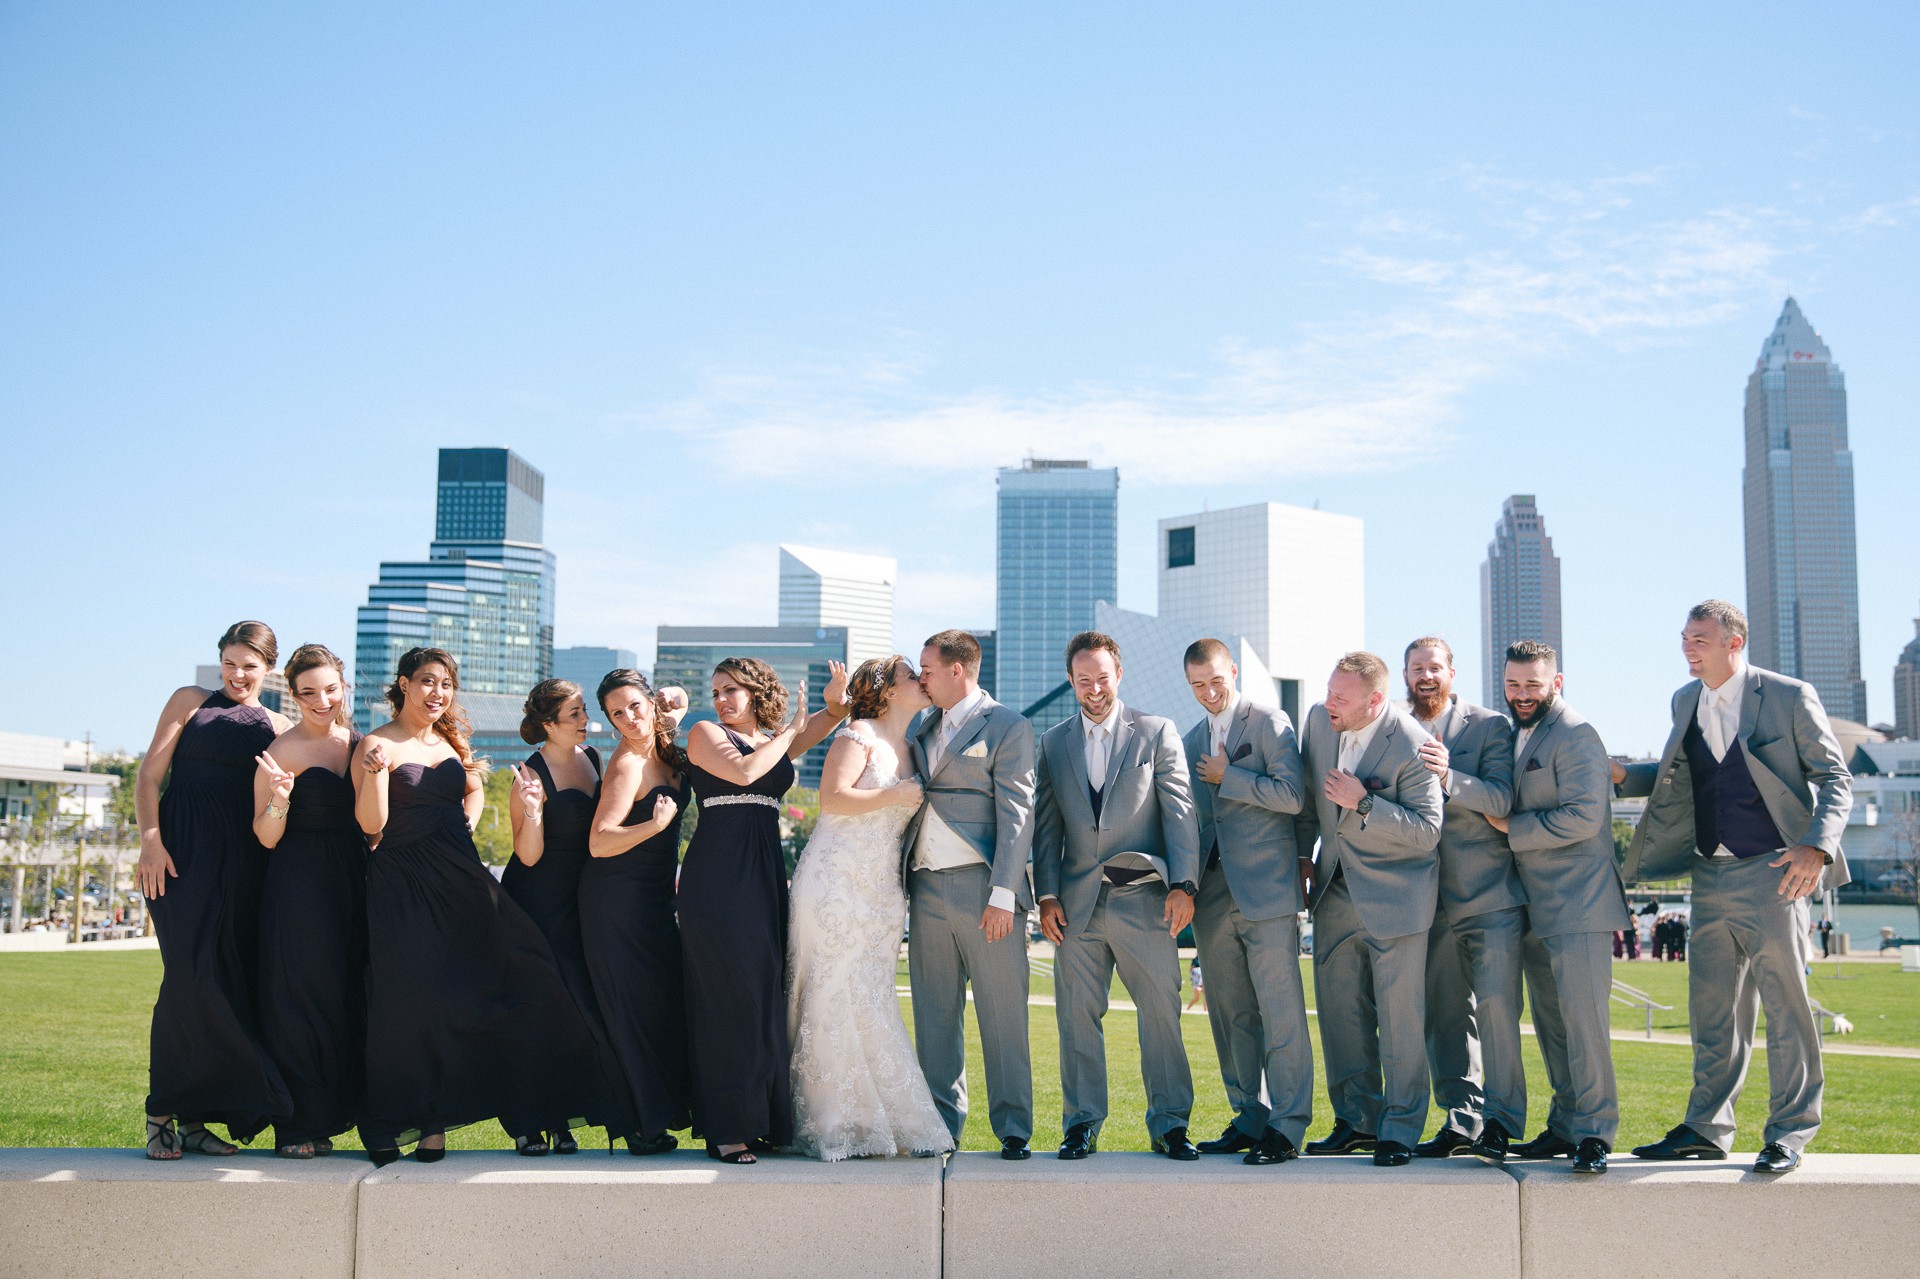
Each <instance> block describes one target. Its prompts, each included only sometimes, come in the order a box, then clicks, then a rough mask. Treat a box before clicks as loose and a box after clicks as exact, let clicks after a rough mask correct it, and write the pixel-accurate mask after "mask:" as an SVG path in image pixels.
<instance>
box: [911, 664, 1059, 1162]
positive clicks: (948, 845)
mask: <svg viewBox="0 0 1920 1279" xmlns="http://www.w3.org/2000/svg"><path fill="white" fill-rule="evenodd" d="M920 683H921V687H923V688H924V689H926V692H927V696H928V697H929V698H930V699H931V700H932V702H933V704H934V707H935V708H936V713H935V714H931V715H929V716H927V718H926V721H925V722H924V723H923V724H921V726H920V729H919V731H918V732H916V733H915V734H914V735H913V738H912V740H911V741H910V742H909V743H908V749H909V750H910V751H911V752H912V754H913V766H914V768H915V769H916V770H917V771H918V772H919V774H920V778H921V783H920V784H921V786H922V787H923V788H924V790H925V792H926V802H925V803H923V804H922V805H921V806H920V811H919V812H918V813H916V814H914V817H913V820H912V821H910V822H909V823H908V824H907V829H906V833H905V835H904V837H903V841H902V847H901V863H900V870H901V875H902V877H903V879H904V881H905V883H906V885H907V894H908V899H909V902H910V907H909V913H908V920H909V922H908V937H907V972H908V977H909V980H910V981H911V982H912V983H913V1037H914V1046H915V1048H916V1050H917V1052H918V1054H919V1058H920V1069H921V1071H922V1072H923V1073H924V1074H925V1075H926V1077H927V1087H928V1088H929V1089H931V1090H932V1092H933V1101H934V1105H935V1106H936V1107H938V1109H939V1111H940V1116H941V1118H943V1119H945V1120H946V1121H947V1128H948V1130H949V1131H950V1132H952V1133H953V1140H954V1143H955V1144H956V1145H957V1144H959V1141H960V1133H961V1130H962V1129H964V1128H965V1127H966V1123H967V1041H966V1011H967V986H968V984H969V983H971V984H972V986H973V1004H974V1012H975V1016H976V1017H977V1018H978V1020H979V1022H980V1047H981V1050H982V1052H983V1055H984V1056H985V1058H986V1071H987V1102H988V1114H989V1118H990V1119H991V1120H992V1123H993V1133H994V1136H996V1137H998V1138H999V1139H1000V1157H1001V1158H1003V1159H1025V1158H1027V1157H1028V1154H1029V1151H1028V1149H1027V1143H1028V1141H1029V1140H1031V1138H1032V1137H1033V1066H1032V1062H1031V1058H1030V1057H1029V1055H1028V1048H1027V976H1028V974H1027V929H1026V912H1027V911H1028V910H1030V909H1032V907H1033V895H1032V888H1031V886H1030V885H1029V882H1028V878H1027V860H1028V855H1029V853H1030V852H1031V850H1032V847H1033V725H1031V724H1030V723H1028V722H1027V719H1026V717H1025V716H1023V715H1021V714H1020V713H1019V712H1018V711H1015V710H1013V709H1011V708H1009V707H1006V706H1002V705H1001V704H1000V703H999V702H996V701H994V700H993V698H992V697H991V696H990V695H989V694H987V693H986V691H985V690H983V689H982V688H981V687H980V642H979V641H978V640H976V639H974V637H973V636H971V635H969V634H968V633H967V632H965V631H941V632H940V633H939V634H938V635H934V636H932V637H930V638H929V639H928V640H927V643H926V647H925V648H923V649H922V650H921V652H920Z"/></svg>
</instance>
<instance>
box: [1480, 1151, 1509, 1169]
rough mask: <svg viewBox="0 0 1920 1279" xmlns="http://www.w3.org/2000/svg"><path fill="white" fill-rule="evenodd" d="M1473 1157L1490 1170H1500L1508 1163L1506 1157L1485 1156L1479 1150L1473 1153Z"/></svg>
mask: <svg viewBox="0 0 1920 1279" xmlns="http://www.w3.org/2000/svg"><path fill="white" fill-rule="evenodd" d="M1473 1157H1474V1158H1475V1159H1478V1160H1479V1161H1480V1162H1481V1163H1483V1164H1485V1165H1487V1166H1488V1167H1489V1168H1500V1167H1503V1166H1505V1164H1506V1162H1507V1157H1506V1156H1505V1155H1483V1154H1481V1153H1480V1152H1479V1151H1477V1150H1476V1151H1475V1152H1474V1153H1473Z"/></svg>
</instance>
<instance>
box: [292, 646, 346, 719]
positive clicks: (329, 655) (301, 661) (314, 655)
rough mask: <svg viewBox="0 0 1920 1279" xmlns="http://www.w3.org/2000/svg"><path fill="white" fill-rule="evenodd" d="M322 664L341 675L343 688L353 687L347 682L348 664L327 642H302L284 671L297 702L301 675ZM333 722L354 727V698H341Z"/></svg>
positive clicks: (316, 668)
mask: <svg viewBox="0 0 1920 1279" xmlns="http://www.w3.org/2000/svg"><path fill="white" fill-rule="evenodd" d="M322 666H331V667H333V673H334V674H336V675H338V676H339V677H340V685H341V687H342V688H343V689H345V688H351V687H352V685H350V684H348V683H347V668H346V666H345V665H343V664H342V663H341V661H340V659H339V658H338V657H335V656H334V654H333V650H332V649H330V648H328V647H327V646H326V645H325V644H302V645H301V646H300V647H299V648H296V649H294V650H293V656H292V657H289V658H288V659H287V669H286V671H285V672H284V674H285V675H286V677H287V688H288V690H289V691H290V692H292V693H293V696H294V700H295V701H296V702H297V701H299V700H300V694H299V684H300V677H301V676H302V675H305V674H306V673H307V672H308V671H314V670H319V669H320V668H321V667H322ZM333 722H334V723H336V724H338V725H340V726H341V727H343V728H350V727H352V725H353V699H352V698H350V697H342V698H341V699H340V705H338V706H336V707H334V708H333Z"/></svg>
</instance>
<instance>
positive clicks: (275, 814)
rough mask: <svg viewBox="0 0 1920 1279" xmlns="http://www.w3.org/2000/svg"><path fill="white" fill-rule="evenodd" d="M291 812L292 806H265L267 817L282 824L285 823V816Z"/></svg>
mask: <svg viewBox="0 0 1920 1279" xmlns="http://www.w3.org/2000/svg"><path fill="white" fill-rule="evenodd" d="M292 811H293V805H292V804H268V805H267V816H269V817H271V818H273V819H275V820H276V821H282V822H284V821H286V820H287V814H288V813H290V812H292Z"/></svg>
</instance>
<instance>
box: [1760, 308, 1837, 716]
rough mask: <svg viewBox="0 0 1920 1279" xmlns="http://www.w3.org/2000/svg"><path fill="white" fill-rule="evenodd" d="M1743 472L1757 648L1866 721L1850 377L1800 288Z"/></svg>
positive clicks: (1766, 359)
mask: <svg viewBox="0 0 1920 1279" xmlns="http://www.w3.org/2000/svg"><path fill="white" fill-rule="evenodd" d="M1744 481H1745V489H1746V494H1745V496H1746V516H1747V519H1746V525H1747V528H1746V532H1747V618H1748V625H1749V627H1750V628H1751V633H1750V635H1749V637H1748V652H1749V655H1750V657H1751V658H1752V661H1753V663H1754V665H1756V666H1763V667H1765V668H1767V669H1768V670H1774V671H1779V672H1780V673H1781V674H1783V675H1791V676H1793V677H1794V678H1796V679H1803V680H1805V681H1807V682H1808V683H1809V684H1812V685H1813V687H1814V689H1815V691H1817V692H1818V693H1819V694H1820V701H1821V703H1822V704H1823V705H1825V707H1826V708H1827V713H1828V714H1829V715H1833V716H1835V717H1837V718H1840V719H1850V720H1854V721H1856V722H1858V723H1862V724H1864V723H1865V722H1866V720H1867V685H1866V681H1864V680H1862V679H1861V678H1860V569H1859V561H1858V558H1857V556H1856V555H1855V549H1854V530H1853V454H1852V452H1851V451H1849V450H1848V448H1847V387H1846V380H1845V379H1844V378H1843V377H1842V376H1841V373H1840V366H1839V365H1837V364H1835V363H1834V362H1833V356H1832V354H1831V353H1830V352H1829V351H1828V350H1827V344H1826V343H1825V342H1822V341H1821V340H1820V335H1819V334H1818V333H1816V332H1814V329H1813V325H1811V324H1809V323H1808V322H1807V317H1806V316H1805V315H1802V314H1801V312H1800V304H1799V303H1798V302H1795V301H1794V300H1793V299H1792V298H1788V299H1787V304H1786V306H1785V307H1783V308H1781V311H1780V318H1779V319H1778V320H1777V321H1775V323H1774V326H1773V332H1772V333H1771V334H1770V335H1768V337H1767V340H1766V343H1765V344H1764V345H1762V346H1761V348H1760V359H1759V360H1758V361H1757V362H1756V363H1755V364H1754V368H1753V373H1752V375H1751V376H1749V377H1748V378H1747V466H1746V472H1745V476H1744Z"/></svg>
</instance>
